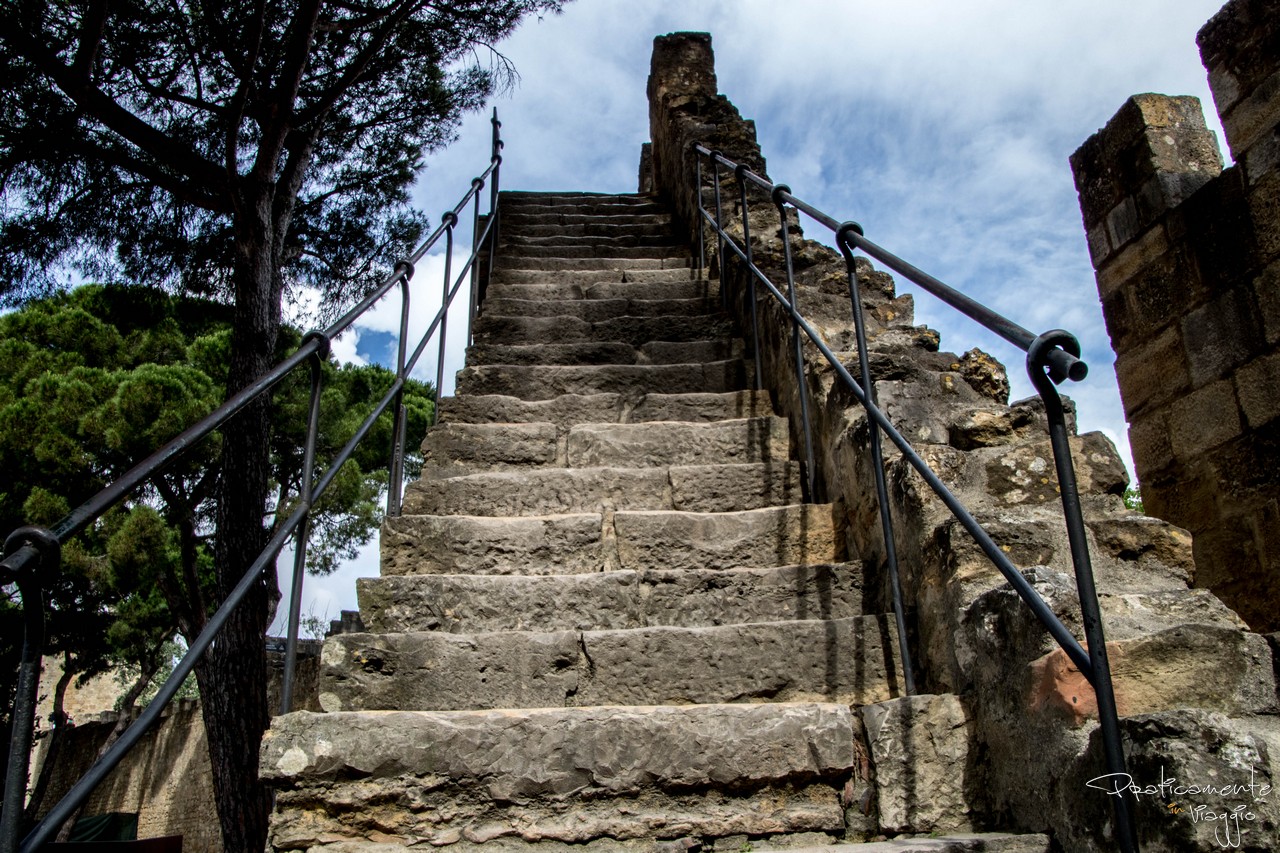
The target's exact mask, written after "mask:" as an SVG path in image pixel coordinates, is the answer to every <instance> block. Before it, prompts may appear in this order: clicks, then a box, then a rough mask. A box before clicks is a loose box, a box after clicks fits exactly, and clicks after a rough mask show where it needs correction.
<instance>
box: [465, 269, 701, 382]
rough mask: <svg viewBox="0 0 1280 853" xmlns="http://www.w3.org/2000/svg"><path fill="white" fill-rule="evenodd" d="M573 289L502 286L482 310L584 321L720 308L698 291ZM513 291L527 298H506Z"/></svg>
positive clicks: (688, 314)
mask: <svg viewBox="0 0 1280 853" xmlns="http://www.w3.org/2000/svg"><path fill="white" fill-rule="evenodd" d="M534 287H536V286H534ZM575 289H576V286H575V287H571V288H566V289H565V290H563V291H561V290H559V289H558V288H557V290H556V291H554V292H553V293H552V294H548V295H547V296H541V295H538V294H537V293H536V291H533V288H531V287H517V288H504V289H503V290H501V291H499V292H500V293H501V296H495V295H494V293H493V292H491V293H490V296H489V298H487V299H485V301H484V309H483V310H484V312H485V313H487V314H494V315H497V316H500V317H574V318H576V319H579V320H583V321H585V322H587V323H599V322H600V321H602V320H613V319H615V318H617V317H660V316H671V315H680V316H686V317H692V316H698V315H709V314H718V313H719V312H720V304H719V303H718V302H716V301H714V300H711V299H707V298H705V297H703V296H701V295H699V296H696V297H694V298H692V299H627V298H618V299H593V298H589V297H585V296H583V295H582V294H581V293H580V292H579V293H578V294H574V293H573V290H575ZM513 291H514V292H515V293H516V294H518V295H519V296H521V297H526V298H507V295H508V293H512V292H513ZM531 291H532V292H531ZM527 297H532V298H527ZM468 363H470V361H469V360H468Z"/></svg>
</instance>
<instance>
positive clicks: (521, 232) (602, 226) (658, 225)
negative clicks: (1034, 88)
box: [502, 216, 674, 243]
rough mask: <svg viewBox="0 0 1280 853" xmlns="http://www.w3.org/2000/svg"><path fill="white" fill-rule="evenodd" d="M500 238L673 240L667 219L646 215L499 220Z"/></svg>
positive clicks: (669, 222)
mask: <svg viewBox="0 0 1280 853" xmlns="http://www.w3.org/2000/svg"><path fill="white" fill-rule="evenodd" d="M502 224H503V228H502V238H503V239H506V238H508V237H511V236H517V237H554V236H557V235H562V236H565V237H583V238H585V239H584V240H582V241H580V242H584V243H585V242H589V241H591V240H594V239H595V238H597V237H626V236H628V235H635V236H647V237H673V236H674V234H673V233H672V232H673V229H672V227H671V221H670V220H665V221H664V220H662V219H660V218H658V217H654V216H649V217H644V218H639V217H634V216H590V217H583V220H582V221H581V222H574V223H567V222H563V221H562V222H543V223H534V222H529V221H527V220H526V221H524V222H511V221H510V220H504V221H503V223H502Z"/></svg>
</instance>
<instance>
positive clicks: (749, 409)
mask: <svg viewBox="0 0 1280 853" xmlns="http://www.w3.org/2000/svg"><path fill="white" fill-rule="evenodd" d="M772 414H773V404H772V403H771V402H770V399H769V393H768V392H767V391H733V392H729V393H726V394H656V393H654V394H636V395H634V396H633V395H632V394H630V393H628V394H589V395H579V394H566V395H563V396H560V397H553V398H551V399H549V400H522V399H520V398H518V397H511V396H504V395H501V394H472V395H468V396H465V397H445V398H443V399H442V400H441V401H440V417H441V420H442V422H445V423H478V424H479V423H534V422H539V421H542V422H548V423H553V424H555V425H556V426H559V427H567V426H570V425H572V424H580V423H643V422H647V421H720V420H732V419H734V418H754V417H762V416H765V415H772Z"/></svg>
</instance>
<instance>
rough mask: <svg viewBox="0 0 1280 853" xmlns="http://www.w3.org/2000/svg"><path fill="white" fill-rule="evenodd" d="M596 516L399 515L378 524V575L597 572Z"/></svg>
mask: <svg viewBox="0 0 1280 853" xmlns="http://www.w3.org/2000/svg"><path fill="white" fill-rule="evenodd" d="M602 525H603V519H602V518H601V516H600V515H599V514H598V513H581V514H577V515H551V516H533V517H527V518H482V517H478V516H467V515H458V516H439V515H401V516H397V517H390V518H387V519H386V520H384V521H383V522H382V539H381V544H382V573H383V574H384V575H419V574H448V573H455V572H458V573H464V574H500V575H506V574H536V575H564V574H576V573H578V572H598V571H600V570H601V569H602V568H603V567H604V564H605V552H604V546H603V543H602V541H601V539H602V534H601V531H602Z"/></svg>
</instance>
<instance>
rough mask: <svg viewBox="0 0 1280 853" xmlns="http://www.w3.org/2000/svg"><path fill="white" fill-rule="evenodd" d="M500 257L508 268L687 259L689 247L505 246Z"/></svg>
mask: <svg viewBox="0 0 1280 853" xmlns="http://www.w3.org/2000/svg"><path fill="white" fill-rule="evenodd" d="M502 256H503V257H504V258H507V259H510V260H512V261H513V263H511V264H510V266H519V263H515V262H514V261H516V260H517V259H520V258H595V259H603V258H689V257H691V255H690V252H689V247H688V246H686V245H684V244H679V245H675V244H673V245H669V246H616V245H569V246H532V245H519V246H507V247H505V248H504V249H503V252H502Z"/></svg>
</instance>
